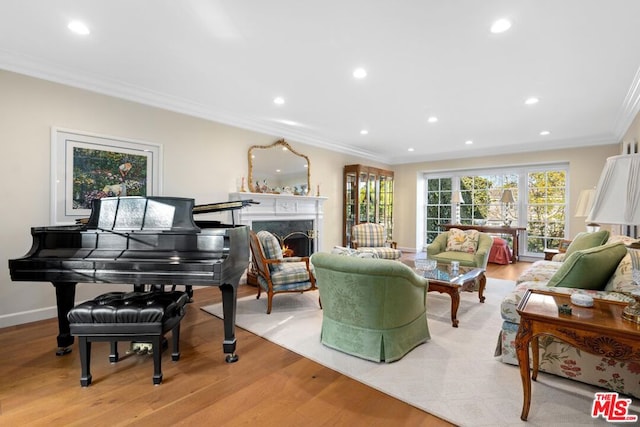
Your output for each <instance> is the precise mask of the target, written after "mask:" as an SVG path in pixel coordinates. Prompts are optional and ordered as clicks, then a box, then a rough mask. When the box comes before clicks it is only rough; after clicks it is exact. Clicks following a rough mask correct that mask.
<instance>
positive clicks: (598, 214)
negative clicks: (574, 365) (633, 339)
mask: <svg viewBox="0 0 640 427" xmlns="http://www.w3.org/2000/svg"><path fill="white" fill-rule="evenodd" d="M587 221H593V222H598V223H601V224H617V225H622V226H625V227H626V229H627V230H626V231H627V232H626V234H627V235H628V236H630V237H633V238H636V239H637V238H638V225H640V154H622V155H619V156H612V157H609V158H608V159H607V162H606V163H605V165H604V169H603V171H602V174H601V175H600V180H599V181H598V186H597V187H596V195H595V198H594V201H593V207H592V208H591V212H590V213H589V216H588V217H587ZM627 250H628V252H629V255H630V256H631V263H632V266H633V267H632V268H633V270H632V277H633V281H634V283H635V284H636V285H638V286H640V244H639V243H638V242H636V243H634V244H632V245H628V246H627ZM634 292H636V291H634ZM631 296H632V297H633V298H634V299H636V301H635V302H633V303H631V304H630V305H629V306H627V307H626V308H625V309H624V313H623V318H624V319H627V320H631V321H633V322H636V323H640V292H639V293H637V294H632V295H631Z"/></svg>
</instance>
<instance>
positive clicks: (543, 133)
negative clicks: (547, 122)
mask: <svg viewBox="0 0 640 427" xmlns="http://www.w3.org/2000/svg"><path fill="white" fill-rule="evenodd" d="M550 134H551V132H549V131H548V130H543V131H542V132H540V135H542V136H547V135H550Z"/></svg>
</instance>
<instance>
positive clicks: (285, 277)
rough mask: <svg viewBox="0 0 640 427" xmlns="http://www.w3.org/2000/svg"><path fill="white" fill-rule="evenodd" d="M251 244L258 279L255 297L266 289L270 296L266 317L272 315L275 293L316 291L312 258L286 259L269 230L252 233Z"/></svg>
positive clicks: (278, 243) (268, 297)
mask: <svg viewBox="0 0 640 427" xmlns="http://www.w3.org/2000/svg"><path fill="white" fill-rule="evenodd" d="M249 244H250V246H251V258H252V262H253V265H254V268H255V269H256V273H257V279H258V295H257V296H256V298H258V299H259V298H260V294H261V293H262V291H263V290H264V291H265V292H266V293H267V314H270V313H271V306H272V302H273V296H274V295H275V294H277V293H282V292H305V291H313V290H316V289H317V288H316V279H315V277H314V276H313V273H312V271H311V267H310V265H309V257H284V255H283V254H282V247H281V246H280V241H278V239H277V238H276V236H274V235H273V234H271V233H269V232H268V231H259V232H258V233H255V232H253V231H250V232H249Z"/></svg>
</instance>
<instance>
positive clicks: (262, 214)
mask: <svg viewBox="0 0 640 427" xmlns="http://www.w3.org/2000/svg"><path fill="white" fill-rule="evenodd" d="M326 199H327V198H326V197H312V196H294V195H289V194H269V193H247V192H242V193H231V194H230V195H229V200H253V201H255V202H258V204H255V205H250V206H247V207H246V208H244V209H240V210H239V211H238V213H237V223H239V224H242V225H246V226H248V227H249V228H251V229H252V230H253V231H256V232H257V231H260V230H267V231H270V232H271V233H273V234H275V235H276V237H277V238H278V239H279V240H280V242H281V243H285V244H287V245H289V244H290V245H292V246H294V245H295V246H296V255H297V256H309V255H311V254H313V253H315V252H318V251H321V250H322V249H323V248H322V234H323V225H324V213H323V211H322V204H323V203H324V201H325V200H326ZM298 251H301V253H305V255H299V253H298Z"/></svg>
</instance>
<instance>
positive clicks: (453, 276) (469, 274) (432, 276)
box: [416, 263, 487, 328]
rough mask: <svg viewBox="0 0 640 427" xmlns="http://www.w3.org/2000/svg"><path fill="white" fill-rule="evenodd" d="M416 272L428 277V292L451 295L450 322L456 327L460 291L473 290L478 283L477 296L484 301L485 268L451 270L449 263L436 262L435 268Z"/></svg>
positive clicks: (462, 267)
mask: <svg viewBox="0 0 640 427" xmlns="http://www.w3.org/2000/svg"><path fill="white" fill-rule="evenodd" d="M416 271H417V273H418V274H420V275H421V276H423V277H426V278H427V279H429V292H440V293H441V294H442V293H446V294H449V296H451V324H452V326H453V327H454V328H457V327H458V323H459V322H458V307H459V306H460V292H461V291H467V292H473V291H474V290H475V287H476V284H477V285H478V298H479V299H480V302H481V303H482V302H484V300H485V297H484V295H483V294H484V288H485V286H486V285H487V277H486V276H485V274H484V273H485V270H484V269H482V268H476V267H464V266H460V267H458V269H457V270H452V268H451V265H450V264H444V263H438V265H437V266H436V268H435V269H433V270H426V271H420V270H416Z"/></svg>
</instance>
